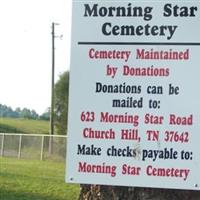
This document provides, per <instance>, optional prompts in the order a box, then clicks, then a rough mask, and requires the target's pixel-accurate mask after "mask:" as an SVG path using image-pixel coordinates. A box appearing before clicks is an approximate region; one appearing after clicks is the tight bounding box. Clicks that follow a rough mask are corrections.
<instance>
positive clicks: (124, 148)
mask: <svg viewBox="0 0 200 200" xmlns="http://www.w3.org/2000/svg"><path fill="white" fill-rule="evenodd" d="M72 13H73V16H72V44H71V69H70V96H69V119H68V146H67V175H66V180H67V181H68V182H70V183H85V184H103V185H122V186H137V187H156V188H176V189H192V190H199V189H200V179H199V171H200V148H199V141H200V94H199V85H200V54H199V52H200V28H199V27H200V1H167V2H166V1H117V0H116V1H114V0H113V1H104V0H101V1H97V0H94V1H87V0H82V1H77V0H74V1H73V12H72Z"/></svg>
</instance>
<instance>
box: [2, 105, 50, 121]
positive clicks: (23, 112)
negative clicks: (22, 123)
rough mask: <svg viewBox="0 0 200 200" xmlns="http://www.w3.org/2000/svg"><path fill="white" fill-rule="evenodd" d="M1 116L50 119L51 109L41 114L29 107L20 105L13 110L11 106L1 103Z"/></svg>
mask: <svg viewBox="0 0 200 200" xmlns="http://www.w3.org/2000/svg"><path fill="white" fill-rule="evenodd" d="M0 117H10V118H24V119H43V120H49V111H48V110H47V111H46V112H45V113H43V114H42V115H39V114H38V113H37V112H36V111H35V110H31V109H28V108H23V109H21V108H19V107H18V108H16V109H15V110H13V109H12V108H11V107H10V106H7V105H3V104H0Z"/></svg>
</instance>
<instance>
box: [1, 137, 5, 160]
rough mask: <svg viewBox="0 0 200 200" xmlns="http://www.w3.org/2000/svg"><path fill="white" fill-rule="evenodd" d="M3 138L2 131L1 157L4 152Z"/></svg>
mask: <svg viewBox="0 0 200 200" xmlns="http://www.w3.org/2000/svg"><path fill="white" fill-rule="evenodd" d="M4 139H5V133H3V135H2V140H1V157H3V153H4Z"/></svg>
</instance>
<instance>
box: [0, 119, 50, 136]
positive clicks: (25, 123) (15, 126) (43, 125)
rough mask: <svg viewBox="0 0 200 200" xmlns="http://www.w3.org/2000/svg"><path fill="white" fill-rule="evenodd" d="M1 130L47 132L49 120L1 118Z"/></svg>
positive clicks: (10, 131) (6, 131) (5, 131)
mask: <svg viewBox="0 0 200 200" xmlns="http://www.w3.org/2000/svg"><path fill="white" fill-rule="evenodd" d="M0 132H2V133H3V132H4V133H8V132H9V133H34V134H47V133H48V132H49V122H48V121H44V120H30V119H20V118H19V119H14V118H0Z"/></svg>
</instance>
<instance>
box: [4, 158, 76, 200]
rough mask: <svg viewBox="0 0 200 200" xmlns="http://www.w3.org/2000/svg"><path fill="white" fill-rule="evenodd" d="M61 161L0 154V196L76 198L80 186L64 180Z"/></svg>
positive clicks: (35, 199)
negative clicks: (1, 155) (27, 158)
mask: <svg viewBox="0 0 200 200" xmlns="http://www.w3.org/2000/svg"><path fill="white" fill-rule="evenodd" d="M64 171H65V166H64V164H63V163H56V162H48V161H32V160H31V161H30V160H18V159H13V158H0V200H76V199H78V193H79V186H78V185H71V184H70V185H69V184H66V183H65V182H64V173H65V172H64Z"/></svg>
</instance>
